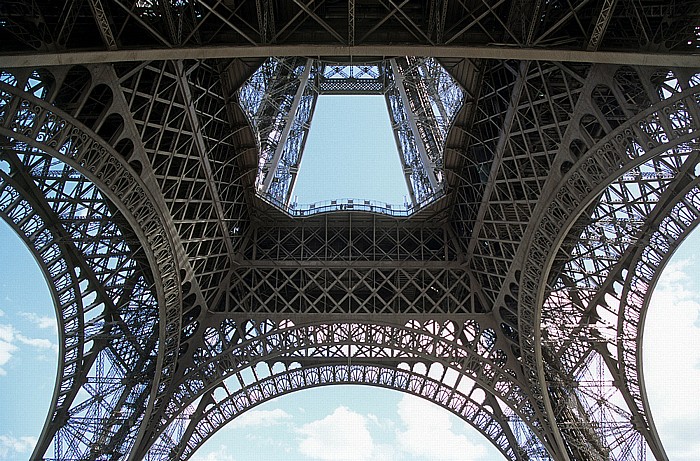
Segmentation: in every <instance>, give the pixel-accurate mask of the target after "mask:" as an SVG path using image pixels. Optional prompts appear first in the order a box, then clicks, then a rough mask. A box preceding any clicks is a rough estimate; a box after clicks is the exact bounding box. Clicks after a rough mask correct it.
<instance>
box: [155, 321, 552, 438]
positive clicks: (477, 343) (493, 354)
mask: <svg viewBox="0 0 700 461" xmlns="http://www.w3.org/2000/svg"><path fill="white" fill-rule="evenodd" d="M321 322H322V320H319V321H318V323H310V324H303V325H295V324H294V323H293V322H291V321H281V322H272V321H270V320H265V321H260V322H256V321H243V322H235V321H233V320H231V319H225V320H223V321H222V322H221V324H220V325H219V326H217V327H209V328H207V329H204V332H203V335H204V339H203V340H202V341H201V343H202V344H204V345H205V346H204V347H201V348H199V349H198V350H197V351H195V352H194V353H193V359H194V360H193V361H194V365H193V366H192V367H191V368H190V369H187V370H185V372H184V374H183V376H182V378H181V380H180V385H179V386H177V387H176V388H175V389H174V392H173V399H172V400H171V402H170V405H169V407H168V410H167V415H166V416H167V417H166V418H164V419H163V420H162V421H161V423H160V426H159V431H158V434H157V436H159V437H160V434H162V433H163V432H164V431H165V430H166V428H167V427H168V426H169V425H170V424H171V423H172V422H173V420H175V418H176V417H177V416H178V415H179V414H182V412H183V411H185V409H186V408H187V407H188V406H189V405H191V404H193V402H195V401H196V400H197V399H198V398H201V397H202V396H203V395H206V394H207V393H209V392H211V391H212V390H213V389H215V388H216V387H217V386H218V385H220V383H221V382H223V381H224V380H225V379H226V378H228V377H230V376H233V375H235V374H237V373H240V372H241V371H242V370H245V369H248V368H251V367H255V366H256V365H258V364H261V363H267V364H270V363H275V362H299V363H301V364H315V365H318V366H322V365H333V364H337V363H344V364H347V362H348V360H352V361H355V362H358V361H362V362H366V363H368V364H370V365H371V364H375V365H377V364H379V365H382V364H388V365H390V366H391V367H394V368H396V367H398V365H399V363H402V362H408V363H418V362H426V363H438V364H440V366H442V367H444V370H450V374H453V375H459V376H461V377H462V378H464V382H467V381H469V382H471V383H473V384H472V388H473V389H474V388H477V387H479V388H481V389H484V390H487V391H488V392H489V393H490V394H492V395H493V396H494V398H495V399H498V400H499V401H500V402H503V404H504V405H507V406H508V407H510V409H511V410H510V411H512V413H513V415H516V416H517V418H519V419H520V420H521V421H522V422H523V424H525V425H528V426H529V430H530V431H532V432H534V433H536V434H538V435H540V438H541V434H540V432H539V431H540V428H539V426H538V425H537V421H536V420H534V416H535V413H534V411H533V408H532V403H531V402H530V401H529V399H528V398H527V395H526V392H524V391H523V388H522V386H521V385H520V383H519V381H518V379H517V378H516V377H515V373H514V372H513V371H512V370H511V369H509V368H508V367H507V355H506V353H505V352H504V351H503V350H501V349H499V344H500V341H501V340H500V339H499V338H498V336H497V333H496V330H495V329H493V328H490V327H484V326H481V325H479V323H478V321H477V320H475V319H470V320H467V321H466V322H464V324H457V323H456V322H452V321H449V322H444V323H442V324H441V323H439V322H428V323H425V324H423V323H420V322H413V321H411V322H408V323H407V324H406V325H399V324H390V323H377V322H358V321H343V322H341V321H335V322H334V323H330V324H329V323H321ZM208 332H211V333H208ZM268 366H270V367H271V365H268ZM426 373H427V371H426ZM462 378H460V379H462ZM448 387H449V386H448ZM541 440H542V438H541ZM153 442H154V443H155V442H156V440H155V439H154V440H153ZM541 443H542V442H540V445H541ZM156 446H158V444H156Z"/></svg>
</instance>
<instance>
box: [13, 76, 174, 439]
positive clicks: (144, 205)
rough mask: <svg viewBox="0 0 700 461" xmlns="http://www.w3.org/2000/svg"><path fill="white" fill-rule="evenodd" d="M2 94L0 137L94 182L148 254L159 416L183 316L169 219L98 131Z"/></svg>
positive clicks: (20, 94) (27, 97) (25, 96)
mask: <svg viewBox="0 0 700 461" xmlns="http://www.w3.org/2000/svg"><path fill="white" fill-rule="evenodd" d="M23 83H24V82H19V84H20V85H22V84H23ZM0 94H1V95H2V99H0V101H2V106H0V109H1V111H0V135H1V136H5V137H6V138H7V139H12V140H15V141H17V142H20V143H26V144H27V145H29V146H32V147H33V148H35V149H39V150H41V151H43V152H45V153H47V154H49V155H51V156H52V157H54V158H56V159H58V160H60V161H62V162H64V163H66V164H67V165H69V166H71V167H72V168H74V169H75V170H76V171H77V172H79V173H80V174H82V175H84V176H85V177H86V178H88V179H89V180H90V181H92V182H93V183H94V184H95V186H97V187H98V189H99V190H100V191H101V192H102V193H103V194H104V195H105V196H106V197H108V198H109V200H110V201H112V203H114V204H115V206H116V207H117V208H118V209H119V210H120V211H121V212H122V214H123V215H124V216H125V218H126V219H127V221H128V222H129V224H130V225H131V227H132V229H133V230H134V232H135V233H136V235H137V237H138V238H139V240H140V242H141V244H142V245H143V247H144V248H147V249H148V250H149V251H146V255H147V257H148V260H149V263H150V265H151V266H152V267H153V268H154V269H155V270H153V271H152V272H153V275H154V277H155V280H156V283H155V288H156V297H157V299H158V305H159V306H161V309H160V322H159V326H160V340H159V354H158V365H157V371H156V378H155V382H154V385H153V393H152V396H151V399H150V400H149V407H150V411H148V410H147V414H148V413H151V412H152V413H151V414H156V413H157V410H158V407H159V406H161V405H163V404H164V402H163V401H162V400H163V397H164V396H165V395H166V393H167V389H169V386H170V382H171V379H172V376H173V374H174V372H175V363H176V360H177V356H178V354H177V351H178V346H179V337H180V334H181V329H180V326H181V325H180V323H181V318H182V315H181V314H182V312H181V310H182V300H181V291H180V288H181V286H180V274H179V271H178V267H179V266H178V264H177V258H176V256H175V253H174V251H173V243H172V242H171V241H170V238H169V234H168V232H167V231H166V226H165V224H164V222H165V219H164V217H163V216H161V215H160V212H159V211H158V210H157V209H156V207H155V206H153V200H149V193H148V192H147V188H146V187H145V186H144V185H143V183H142V181H141V180H140V178H139V177H138V175H137V174H136V172H135V171H134V170H133V168H132V167H131V166H129V165H128V164H127V162H126V161H125V160H124V159H123V158H122V157H121V156H120V155H119V154H118V153H117V152H116V151H115V150H114V149H113V148H112V147H111V146H109V145H108V144H107V143H105V142H104V141H103V140H102V139H101V138H100V137H99V136H98V135H97V134H96V133H94V132H93V131H91V130H89V129H88V128H87V127H85V126H84V125H83V124H82V123H80V122H79V121H77V120H75V119H73V117H71V116H70V115H68V114H66V113H65V112H63V111H61V110H60V109H58V108H56V107H53V106H51V105H50V104H49V103H48V102H46V101H44V100H42V99H40V98H38V97H36V96H34V95H32V94H29V93H27V92H26V91H22V89H21V88H19V87H15V86H12V85H9V84H7V83H5V82H2V81H0ZM147 419H148V418H147ZM147 423H148V421H145V422H144V425H147Z"/></svg>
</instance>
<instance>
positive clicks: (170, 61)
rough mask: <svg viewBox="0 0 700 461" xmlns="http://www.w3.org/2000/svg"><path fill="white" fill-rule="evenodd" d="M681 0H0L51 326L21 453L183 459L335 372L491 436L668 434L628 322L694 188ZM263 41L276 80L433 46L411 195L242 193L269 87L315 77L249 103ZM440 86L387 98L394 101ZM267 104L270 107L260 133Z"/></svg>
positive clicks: (8, 139)
mask: <svg viewBox="0 0 700 461" xmlns="http://www.w3.org/2000/svg"><path fill="white" fill-rule="evenodd" d="M699 19H700V4H698V2H696V1H680V0H676V1H669V0H581V1H577V2H569V1H564V0H561V1H560V0H549V1H540V0H499V1H494V2H485V1H476V0H454V1H449V0H431V1H427V0H425V1H418V0H404V1H401V2H398V1H393V0H380V1H377V2H374V1H364V0H349V1H348V2H339V1H328V0H327V1H310V2H309V1H306V0H294V1H273V0H256V1H252V0H247V1H246V0H242V1H232V0H222V1H218V2H214V1H213V0H177V1H163V0H87V1H83V0H67V1H64V2H55V1H47V0H30V1H13V0H5V1H3V2H2V3H1V4H0V53H1V54H0V66H2V70H1V71H0V72H1V74H0V155H1V156H2V157H1V158H2V163H1V164H0V166H1V167H2V168H0V214H2V217H3V218H4V219H5V220H6V221H7V222H8V223H9V224H10V225H11V226H12V227H13V228H14V229H15V230H16V231H17V233H18V234H19V235H20V236H21V237H22V238H23V239H24V241H25V242H26V244H27V245H28V247H29V248H30V249H31V250H32V251H33V252H34V254H35V256H36V258H37V260H38V261H40V264H41V266H42V268H43V271H44V273H45V274H46V277H47V280H50V281H51V284H50V285H51V286H50V288H51V290H52V293H53V298H54V301H55V305H56V313H57V318H58V322H59V326H60V340H61V349H60V367H59V374H58V380H57V386H56V390H55V393H54V396H53V404H52V407H51V409H50V411H49V415H48V418H47V421H46V424H45V426H44V430H43V432H42V434H41V436H40V438H39V442H38V444H37V446H36V449H35V451H34V453H33V455H32V459H36V460H39V459H47V460H78V459H80V460H85V459H90V460H117V459H119V460H140V459H147V460H156V459H182V460H185V459H188V458H189V457H190V456H191V455H192V453H194V452H195V451H196V450H197V448H198V447H200V446H201V444H202V443H203V442H204V441H206V440H207V439H208V438H209V437H210V436H211V435H212V434H214V433H215V432H216V431H217V430H218V429H220V428H221V427H223V426H224V425H225V424H226V423H227V422H229V421H231V420H232V419H233V418H235V417H236V416H238V415H240V414H241V413H242V412H244V411H246V410H247V409H249V408H252V407H254V406H255V405H258V404H260V403H261V402H264V401H267V400H269V399H273V398H275V397H276V396H279V395H283V394H286V393H289V392H293V391H296V390H300V389H305V388H310V387H314V386H322V385H329V384H335V383H354V384H366V385H373V386H381V387H386V388H390V389H396V390H400V391H403V392H408V393H411V394H415V395H418V396H420V397H423V398H425V399H427V400H430V401H432V402H434V403H436V404H437V405H440V406H442V407H443V408H445V409H447V410H448V411H451V412H453V413H455V414H456V415H458V416H459V417H461V418H462V419H463V420H464V421H466V422H467V423H469V424H471V425H472V426H474V427H475V428H476V429H477V430H478V431H480V432H481V433H482V434H483V435H484V437H486V438H487V439H488V440H489V441H490V442H491V443H493V444H494V445H495V446H496V447H497V448H498V449H499V450H500V451H501V452H502V453H503V455H504V457H505V458H507V459H511V460H541V459H555V460H608V459H609V460H638V459H646V458H647V457H652V458H656V459H658V460H665V459H667V456H666V454H665V452H664V449H663V446H662V444H661V441H660V440H659V437H658V435H657V433H656V430H655V427H654V422H653V419H652V416H651V414H650V412H649V405H648V402H647V398H646V392H645V388H644V381H643V370H642V362H641V345H642V337H643V327H644V320H645V313H646V309H647V305H648V301H649V294H650V292H651V290H652V289H653V287H654V285H655V283H656V281H657V279H658V276H659V274H660V272H661V270H662V269H663V267H664V265H665V264H666V262H667V261H668V259H669V258H670V256H671V255H672V253H673V251H674V250H675V249H676V248H677V246H678V245H679V243H680V242H681V241H682V240H683V238H684V237H685V236H686V235H687V234H688V233H689V232H690V231H691V230H692V229H693V228H694V227H695V226H696V224H697V222H698V219H699V218H700V195H699V192H700V189H699V185H698V182H699V180H698V176H697V175H696V166H697V163H698V149H697V146H698V139H697V138H698V134H697V133H698V130H696V128H700V107H699V104H700V86H699V85H698V83H699V82H700V76H699V75H698V71H700V59H698V57H697V56H696V54H695V53H696V51H697V46H698V23H699ZM270 56H276V57H277V58H278V61H276V62H278V63H286V64H289V65H287V66H286V69H287V71H286V72H287V76H288V77H289V79H288V81H290V82H291V81H293V80H294V78H297V80H298V79H299V78H300V77H301V78H302V79H303V78H307V79H308V78H310V77H311V75H312V72H315V74H314V75H316V76H318V75H323V73H322V72H319V71H318V69H319V68H320V67H318V66H316V67H314V62H317V61H316V60H319V59H320V61H318V62H324V63H344V64H343V65H346V66H356V67H354V68H356V69H361V68H362V66H365V67H367V68H369V66H371V65H375V64H376V63H378V62H385V63H386V62H388V63H389V66H388V67H386V64H384V66H385V67H384V68H383V69H385V72H384V71H382V72H384V73H382V72H379V73H378V74H377V78H379V77H380V76H382V75H387V74H389V73H390V74H391V75H394V76H398V77H401V78H402V79H404V80H403V81H405V82H408V81H410V83H411V85H414V86H413V87H411V88H413V89H414V90H415V88H417V87H416V86H415V85H421V84H422V83H424V82H427V81H429V80H430V78H429V77H428V76H427V75H425V74H420V76H419V77H416V75H418V74H411V73H410V72H409V70H410V69H411V68H412V67H411V63H412V62H416V63H419V62H428V61H427V58H430V59H434V61H430V62H435V63H439V64H440V66H442V68H444V69H446V71H447V72H448V73H449V74H450V75H451V77H452V78H453V79H454V80H455V81H456V82H458V84H459V86H460V87H461V90H462V92H463V95H464V99H463V103H462V104H461V106H460V109H459V111H457V112H456V113H455V114H454V120H453V121H452V123H451V125H450V126H449V130H447V128H448V127H447V126H445V129H446V131H445V132H444V133H442V136H443V138H442V139H440V146H438V149H439V155H438V154H435V152H436V151H434V150H433V151H430V152H431V153H432V154H433V157H432V158H429V159H427V160H426V159H425V158H422V159H421V162H420V165H418V166H419V167H420V168H423V171H426V169H427V170H430V171H432V172H433V173H434V174H436V178H435V180H436V181H435V184H439V189H440V190H441V191H442V192H441V194H440V197H439V198H438V199H437V200H435V201H433V202H432V203H430V204H426V205H424V206H421V207H419V209H417V210H416V212H414V213H413V214H412V215H411V216H410V217H405V216H394V215H391V214H388V213H385V212H384V213H382V212H380V213H377V212H372V211H377V210H373V209H372V208H369V209H368V208H367V207H362V206H360V207H357V208H345V209H343V210H339V209H336V208H333V207H330V208H329V209H327V210H323V211H333V212H328V213H323V212H322V213H315V214H313V215H311V216H306V217H304V218H299V217H293V216H291V215H290V213H286V212H284V211H283V210H280V209H279V208H276V207H275V206H272V205H270V204H269V203H268V201H265V200H262V199H261V198H260V196H259V194H258V193H257V192H258V191H259V190H260V189H261V188H263V189H264V188H267V189H266V190H267V192H269V191H270V190H271V189H272V190H274V189H273V181H272V179H270V180H269V181H267V183H268V184H267V185H266V184H265V183H266V178H267V176H270V178H272V176H271V175H270V174H269V173H270V171H275V172H277V171H279V168H277V169H275V168H272V169H271V168H270V166H271V165H277V167H279V165H286V166H284V168H283V169H282V170H284V171H283V172H284V174H285V175H287V176H288V177H289V179H290V181H291V176H292V174H293V173H294V165H295V163H294V161H295V159H294V158H291V157H285V156H284V155H283V154H284V151H283V150H282V151H281V152H279V153H277V157H278V159H277V160H276V161H274V162H273V161H272V160H274V156H275V153H276V152H277V150H276V146H277V144H279V143H280V139H284V140H285V141H284V142H285V143H286V142H289V143H292V142H297V143H303V138H299V137H298V136H297V137H296V138H294V137H293V136H292V135H293V134H294V133H297V134H298V133H303V131H304V129H305V128H304V127H305V125H304V123H300V124H297V125H293V123H294V119H292V118H291V117H288V116H285V115H284V113H283V111H279V110H278V109H279V107H280V106H281V104H280V102H281V101H292V103H294V101H296V104H297V108H298V107H304V108H308V107H310V106H309V105H310V104H311V102H309V101H307V99H311V100H313V98H305V96H304V95H305V94H306V93H305V91H306V89H304V90H303V91H302V92H301V93H299V96H298V97H296V96H297V94H296V91H297V89H298V88H299V87H300V86H299V85H298V84H297V85H296V86H297V88H296V89H294V85H292V84H290V85H282V84H279V85H277V86H275V85H271V87H274V88H276V89H278V90H280V91H281V93H279V94H275V93H274V92H270V91H268V92H263V93H262V94H263V95H265V97H266V98H269V99H268V100H267V102H266V104H267V103H269V105H270V107H272V106H277V108H276V109H274V110H272V109H271V110H269V111H268V112H264V111H263V112H257V117H258V121H263V120H265V117H268V118H267V120H268V122H267V124H265V123H262V124H260V123H259V124H257V125H251V123H250V114H249V113H246V112H245V111H244V108H245V107H246V102H245V98H244V97H242V96H241V94H242V93H241V88H243V87H244V83H245V82H246V81H247V80H248V79H249V78H250V77H251V76H254V75H256V72H257V71H258V69H260V68H261V66H263V67H262V68H263V70H264V69H265V66H266V63H268V64H269V63H270V62H271V61H268V60H267V59H268V57H270ZM300 56H301V57H302V58H299V57H300ZM415 56H421V57H422V58H415ZM385 59H388V60H389V61H385ZM297 61H299V62H301V65H297ZM290 63H291V64H290ZM304 64H305V65H304ZM432 68H433V69H437V68H438V67H437V66H433V67H432ZM294 69H306V70H307V73H306V77H304V73H303V72H304V71H303V70H302V74H297V73H296V71H294ZM314 69H317V70H314ZM290 70H292V71H291V72H290ZM353 72H355V71H353ZM363 72H364V71H363ZM368 72H369V71H368ZM370 73H371V72H370ZM292 76H294V78H292ZM433 77H435V75H433ZM329 80H330V78H329ZM370 80H371V79H370ZM282 81H283V80H275V82H282ZM326 83H328V84H329V85H330V84H332V83H338V82H326ZM346 83H347V81H346ZM360 83H364V84H368V87H371V85H370V83H372V82H360ZM330 86H332V85H330ZM330 86H328V87H326V89H325V90H324V91H332V89H331V88H330ZM409 86H410V85H409ZM438 87H439V85H432V84H426V86H425V91H423V90H421V91H417V90H415V91H413V90H411V89H409V90H407V91H406V95H405V97H404V96H401V95H400V97H399V98H398V99H401V100H402V102H403V103H404V104H405V103H408V105H409V106H410V107H411V111H412V113H413V114H420V108H426V107H427V105H426V101H425V99H421V98H424V96H425V95H428V96H430V94H431V91H434V90H435V89H436V88H438ZM384 88H386V87H384ZM366 90H367V91H374V90H373V89H372V88H366ZM404 90H406V88H404ZM309 91H311V90H309ZM338 91H343V89H342V88H341V89H340V90H338ZM398 91H399V93H400V90H398ZM443 98H444V95H443ZM290 112H291V111H288V112H287V113H290ZM307 112H308V111H307ZM294 113H296V112H294ZM401 113H403V114H406V113H407V112H406V111H403V112H401V111H398V110H397V112H396V114H401ZM426 114H427V113H423V118H424V121H425V120H427V122H425V123H427V125H423V128H418V132H419V134H420V135H419V136H418V137H420V138H421V139H422V140H423V141H426V140H427V139H429V137H428V136H427V135H426V134H425V130H426V126H428V125H430V126H435V123H434V122H435V120H433V121H432V122H431V121H430V118H431V117H430V116H428V115H429V114H428V115H426ZM433 115H434V116H435V113H434V114H433ZM275 117H282V119H284V120H281V121H280V120H278V122H279V125H278V126H279V129H280V130H282V131H285V127H289V128H288V129H286V131H287V134H286V135H285V137H284V138H282V137H280V136H278V135H277V134H275V136H272V137H267V138H265V137H261V136H260V135H259V133H260V132H261V131H264V130H269V128H270V126H271V125H270V124H269V123H270V120H272V119H275ZM285 117H286V118H285ZM418 118H420V117H418ZM431 123H432V124H433V125H431ZM416 126H418V123H416ZM399 131H400V129H398V128H397V133H398V132H399ZM270 133H271V132H270V131H268V132H267V134H270ZM406 133H407V132H406ZM411 133H412V134H406V135H405V136H406V137H407V139H408V138H410V137H411V136H413V137H414V141H415V140H416V139H415V138H416V136H415V132H414V131H412V132H411ZM397 137H399V136H398V135H397ZM261 139H268V140H270V141H269V148H270V149H271V150H270V152H273V156H272V157H269V158H268V157H265V155H266V154H265V152H267V151H266V150H265V149H266V144H265V143H264V142H261ZM297 145H300V144H297ZM273 148H274V150H273ZM295 152H297V153H298V152H301V150H299V149H297V150H296V151H295ZM268 160H269V161H268ZM430 161H432V164H431V163H430ZM266 164H269V165H267V169H266V170H265V168H264V167H265V165H266ZM426 165H428V167H429V168H426ZM433 166H434V167H435V168H434V169H433V168H432V167H433ZM285 168H286V169H285ZM420 168H417V169H418V170H420ZM263 173H264V174H263ZM426 175H427V173H426ZM409 176H410V175H409ZM419 176H420V175H419ZM409 179H410V178H409ZM285 180H286V179H285ZM281 182H283V181H280V180H279V179H278V181H277V183H281ZM416 183H421V181H418V180H416V181H414V183H413V184H414V185H415V184H416ZM287 184H289V182H288V183H287ZM421 184H423V186H420V187H423V189H421V188H420V187H413V188H412V190H413V191H414V193H415V195H416V197H412V200H413V201H414V203H416V202H420V201H421V200H422V199H421V197H422V196H421V195H420V194H421V193H423V192H421V191H423V190H427V192H426V194H428V195H429V194H431V193H434V192H435V188H433V189H426V187H427V186H426V187H424V186H425V184H428V185H430V179H429V178H428V181H427V183H426V182H425V181H424V182H423V183H421ZM285 187H288V186H285ZM288 190H289V189H288V188H287V189H284V188H281V189H280V191H279V192H275V194H277V195H274V196H276V197H279V198H281V199H283V201H284V200H288V197H287V196H286V195H285V194H287V192H288Z"/></svg>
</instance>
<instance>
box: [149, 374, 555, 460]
mask: <svg viewBox="0 0 700 461" xmlns="http://www.w3.org/2000/svg"><path fill="white" fill-rule="evenodd" d="M338 384H355V385H368V386H374V387H381V388H385V389H391V390H396V391H400V392H404V393H407V394H411V395H415V396H418V397H421V398H423V399H425V400H428V401H430V402H433V403H435V404H436V405H438V406H440V407H442V408H444V409H445V410H447V411H450V412H451V413H453V414H455V415H456V416H457V417H459V418H461V419H462V420H464V421H465V422H466V423H468V424H470V425H471V426H472V427H474V428H475V429H476V430H477V431H479V432H480V433H481V434H482V435H483V436H484V437H486V438H487V439H488V440H489V441H490V442H491V443H492V444H493V445H494V446H495V447H496V448H497V449H498V450H499V451H500V452H501V453H502V454H503V456H504V457H505V458H506V459H511V460H527V459H529V456H528V455H530V454H533V453H534V452H536V451H537V450H538V449H539V450H541V449H542V447H541V446H537V445H536V446H527V447H526V446H525V444H524V443H522V442H523V441H521V440H517V441H516V440H515V435H514V434H513V431H511V429H512V428H511V426H510V424H513V422H512V421H511V419H510V418H512V415H510V414H508V413H506V412H504V411H503V408H501V407H499V406H498V405H497V404H500V403H501V402H500V401H498V399H487V398H484V399H482V401H481V402H479V401H478V396H477V397H475V398H472V395H474V394H477V393H475V392H473V391H472V392H470V395H467V394H465V393H463V392H461V391H460V390H458V389H457V388H456V387H452V388H450V387H448V386H446V385H444V384H443V383H442V382H440V381H439V380H436V379H432V378H430V377H428V376H425V375H421V374H419V373H416V372H413V371H411V370H404V369H398V368H395V367H387V366H381V365H370V364H364V365H358V364H352V365H348V364H335V365H325V366H315V365H314V366H306V367H304V366H300V367H298V368H289V367H288V368H286V369H285V370H284V371H282V372H280V373H277V374H275V375H272V376H269V377H266V378H264V379H261V380H259V381H257V382H255V383H252V384H250V385H248V386H246V387H243V388H240V389H237V390H236V391H235V392H233V393H227V395H226V397H225V398H223V399H220V400H218V401H215V400H214V399H213V391H212V393H210V394H208V397H210V398H211V399H212V400H211V402H210V403H208V404H206V405H205V408H204V409H203V411H202V412H201V413H200V412H199V409H198V410H197V411H196V412H195V413H196V414H197V418H196V419H191V420H189V421H188V422H186V423H185V424H188V425H187V427H186V428H183V429H185V431H184V437H187V439H180V440H178V441H177V443H176V444H173V445H172V447H171V448H170V450H171V451H170V452H169V453H168V454H169V456H170V459H178V460H183V461H184V460H186V459H189V458H190V457H191V456H192V455H193V454H194V453H195V452H196V451H197V449H199V447H201V445H202V444H203V443H204V442H206V441H207V440H208V439H209V438H210V437H212V436H213V435H214V434H215V433H216V432H217V431H218V430H220V429H222V428H223V427H224V426H225V425H226V424H228V423H229V422H231V421H232V420H233V419H235V418H236V417H238V416H240V415H241V414H243V413H244V412H246V411H248V410H250V409H252V408H254V407H256V406H257V405H260V404H262V403H265V402H267V401H270V400H273V399H275V398H277V397H280V396H283V395H287V394H290V393H293V392H296V391H300V390H305V389H312V388H316V387H321V386H330V385H338ZM494 405H495V408H494ZM200 408H201V406H200ZM531 436H532V437H533V438H534V434H531ZM173 442H174V440H173ZM518 442H520V443H518ZM160 450H161V452H164V451H165V450H164V449H163V447H161V449H160Z"/></svg>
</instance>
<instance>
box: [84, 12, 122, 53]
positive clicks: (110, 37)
mask: <svg viewBox="0 0 700 461" xmlns="http://www.w3.org/2000/svg"><path fill="white" fill-rule="evenodd" d="M88 1H89V3H90V9H91V10H92V14H93V16H95V22H97V25H98V27H99V28H100V33H101V34H102V40H104V42H105V45H106V46H107V48H108V49H109V50H112V51H114V50H116V49H117V41H116V40H115V38H114V33H113V32H112V25H111V24H110V23H109V18H108V16H107V12H106V11H105V8H104V6H103V5H102V0H88Z"/></svg>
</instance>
